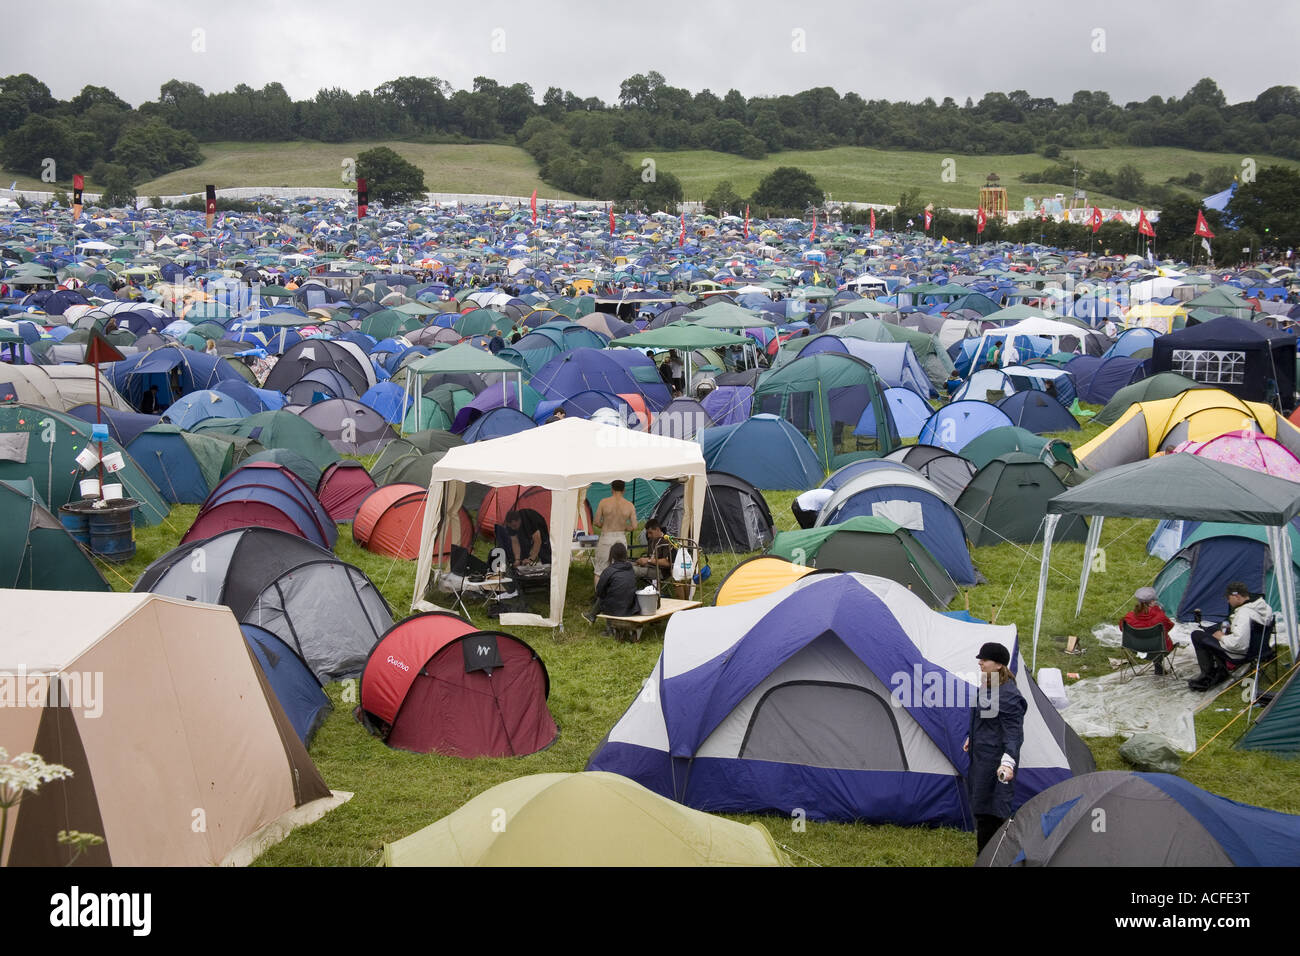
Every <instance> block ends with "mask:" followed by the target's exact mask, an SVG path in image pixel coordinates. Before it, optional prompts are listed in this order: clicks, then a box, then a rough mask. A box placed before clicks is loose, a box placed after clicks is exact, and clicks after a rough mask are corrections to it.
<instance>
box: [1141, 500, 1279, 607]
mask: <svg viewBox="0 0 1300 956" xmlns="http://www.w3.org/2000/svg"><path fill="white" fill-rule="evenodd" d="M1189 524H1195V526H1194V527H1193V528H1192V529H1191V530H1190V531H1188V532H1187V534H1186V537H1185V538H1184V539H1183V543H1182V547H1181V548H1180V549H1179V550H1178V552H1177V553H1176V554H1175V555H1174V556H1173V557H1172V558H1170V559H1169V560H1168V561H1167V562H1166V563H1165V566H1164V567H1163V568H1161V569H1160V573H1159V574H1158V575H1156V580H1155V589H1156V593H1157V594H1158V595H1159V596H1160V604H1161V606H1162V607H1164V609H1165V613H1167V614H1168V615H1169V616H1170V617H1172V618H1173V619H1174V620H1177V621H1192V620H1195V618H1196V615H1195V613H1194V612H1195V611H1197V610H1198V609H1199V610H1200V611H1201V613H1202V617H1203V618H1204V619H1205V620H1207V621H1222V620H1225V619H1226V618H1227V616H1228V612H1229V610H1230V609H1229V607H1228V600H1227V598H1225V597H1224V589H1225V588H1226V587H1227V586H1228V585H1229V584H1231V583H1232V582H1233V581H1242V582H1244V583H1245V584H1246V585H1247V586H1248V587H1249V588H1250V589H1251V590H1252V591H1254V592H1256V593H1262V594H1263V595H1264V596H1265V598H1266V599H1267V600H1268V602H1269V605H1270V606H1272V607H1278V606H1279V596H1278V592H1277V581H1276V579H1275V577H1274V574H1273V556H1272V554H1271V553H1270V551H1269V547H1268V534H1267V529H1266V528H1265V527H1263V526H1262V525H1242V524H1220V523H1217V522H1204V523H1193V522H1184V526H1186V525H1189ZM1287 530H1288V531H1289V533H1290V535H1291V548H1292V552H1291V556H1292V561H1293V563H1300V530H1297V528H1296V525H1295V523H1294V522H1293V523H1292V524H1291V526H1290V527H1289V528H1288V529H1287Z"/></svg>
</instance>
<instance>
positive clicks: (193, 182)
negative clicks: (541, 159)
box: [0, 141, 1300, 226]
mask: <svg viewBox="0 0 1300 956" xmlns="http://www.w3.org/2000/svg"><path fill="white" fill-rule="evenodd" d="M375 146H389V147H391V148H393V149H395V150H396V151H397V152H398V153H400V154H401V155H402V156H403V157H404V158H406V159H408V160H410V161H411V162H413V163H415V164H416V165H417V166H419V167H420V168H421V169H423V170H424V182H425V185H426V187H427V188H428V189H429V190H430V191H431V192H449V193H479V194H494V195H495V194H500V195H507V196H528V195H530V194H531V193H532V191H533V190H534V189H536V190H537V195H538V196H539V197H541V198H544V199H572V198H575V197H574V196H573V195H572V194H571V193H566V192H563V191H561V190H557V189H555V188H553V187H551V186H548V185H546V184H545V183H543V182H542V181H541V180H540V179H539V178H538V176H537V164H536V163H535V162H534V161H533V159H532V157H531V156H529V155H528V154H527V153H526V152H524V151H523V150H522V149H519V148H517V147H514V146H500V145H486V144H485V145H470V146H460V145H445V144H437V145H431V144H427V143H401V142H358V143H315V142H306V141H303V142H285V143H206V144H204V145H203V147H202V149H203V155H204V161H203V162H202V163H201V164H200V165H198V166H193V167H191V168H189V169H183V170H179V171H178V172H174V173H169V174H167V175H166V176H163V177H161V178H159V179H155V180H153V181H152V182H148V183H144V184H142V185H140V186H137V187H136V192H137V194H139V195H140V196H146V197H147V196H158V195H164V196H169V195H177V194H180V193H192V192H198V191H200V190H202V189H203V187H204V186H205V185H206V184H207V183H216V184H217V185H218V186H222V187H230V186H316V187H327V186H328V187H339V186H343V185H344V183H343V182H342V181H341V176H340V173H341V165H340V164H341V163H342V161H343V160H344V159H346V158H353V159H355V158H356V156H357V155H358V154H359V153H361V152H364V151H365V150H367V149H371V148H373V147H375ZM1076 156H1077V157H1078V159H1079V162H1080V163H1081V164H1082V165H1083V167H1084V168H1088V169H1095V168H1105V169H1108V170H1110V171H1111V172H1112V173H1114V172H1115V171H1116V170H1117V169H1119V167H1120V166H1122V165H1124V164H1125V163H1132V164H1133V165H1134V166H1136V167H1137V168H1138V169H1139V170H1141V172H1142V174H1143V176H1144V177H1145V178H1146V180H1147V182H1149V183H1157V184H1160V183H1164V182H1165V181H1166V180H1167V179H1169V178H1170V177H1171V176H1184V175H1186V174H1187V173H1190V172H1200V173H1205V172H1207V171H1208V170H1210V169H1211V168H1213V167H1215V166H1228V167H1229V168H1231V169H1233V170H1239V169H1240V168H1241V161H1242V159H1243V157H1241V156H1238V155H1236V154H1232V153H1199V152H1193V151H1191V150H1186V149H1173V148H1168V147H1150V148H1138V147H1116V148H1112V149H1081V150H1064V151H1062V154H1061V156H1060V158H1059V159H1056V160H1048V159H1045V158H1043V157H1042V156H1040V155H1038V154H1037V153H1022V154H1015V155H985V156H967V155H962V154H953V153H916V152H904V151H882V150H875V149H863V148H860V147H856V146H841V147H836V148H834V149H824V150H791V151H787V152H782V153H773V154H771V155H769V156H768V157H767V158H765V159H759V160H753V159H743V158H741V157H739V156H732V155H729V154H726V153H715V152H710V151H708V150H684V151H676V152H655V151H653V150H651V151H642V152H630V153H627V154H626V158H627V160H628V162H630V163H631V164H632V165H633V166H634V167H636V168H638V169H639V168H641V161H642V159H644V158H646V157H650V158H653V159H654V160H655V162H656V163H657V164H658V168H660V169H663V170H664V171H666V172H670V173H672V174H673V175H674V176H676V177H677V178H678V179H680V180H681V181H682V188H683V191H684V195H685V198H686V199H687V200H692V201H695V200H703V199H704V198H706V197H707V196H708V195H709V193H710V192H712V191H713V187H714V186H716V185H717V184H718V183H719V182H721V181H723V180H730V181H731V184H732V188H733V189H735V191H736V192H737V193H738V194H739V195H741V196H748V195H751V194H752V193H753V192H754V190H755V189H756V188H757V187H758V183H759V180H761V179H762V178H763V176H765V175H767V174H768V173H770V172H771V171H772V170H774V169H776V168H777V167H778V166H800V167H802V168H804V169H807V170H808V171H810V172H811V173H812V174H813V175H814V176H815V177H816V178H817V182H818V183H819V184H820V185H821V187H822V189H824V190H826V191H827V192H828V193H830V194H831V196H832V197H833V198H835V199H838V200H842V201H850V202H874V203H889V204H893V203H896V202H898V197H899V195H900V194H901V193H902V192H903V190H905V189H912V188H916V189H919V190H921V200H922V202H923V203H928V202H933V203H935V204H937V205H939V206H954V207H957V208H969V207H973V206H975V205H976V204H977V202H978V200H979V187H980V186H982V185H983V184H984V178H985V177H986V176H987V175H988V174H989V173H991V172H993V173H997V174H998V175H999V176H1000V177H1002V185H1003V186H1005V187H1006V188H1007V193H1008V196H1009V201H1010V204H1011V208H1012V209H1019V208H1021V206H1022V204H1023V201H1024V199H1025V197H1026V196H1032V197H1034V199H1035V200H1037V199H1041V198H1042V197H1043V196H1044V195H1055V194H1056V193H1057V192H1065V193H1067V194H1068V193H1069V189H1068V188H1066V187H1062V186H1056V185H1050V184H1037V183H1021V182H1020V181H1019V179H1018V178H1017V177H1018V176H1019V175H1020V174H1021V173H1023V172H1039V171H1041V170H1042V169H1044V168H1045V167H1047V166H1048V165H1052V164H1054V163H1069V162H1070V160H1071V158H1072V157H1076ZM1253 158H1254V159H1255V161H1256V163H1257V164H1258V166H1259V167H1260V168H1263V167H1265V166H1269V165H1272V164H1275V163H1276V164H1282V165H1286V166H1291V167H1300V163H1296V162H1295V161H1293V160H1287V159H1278V158H1276V157H1270V156H1256V157H1253ZM946 159H952V160H953V166H952V171H953V174H954V179H953V181H952V182H945V181H944V179H943V172H944V166H943V163H944V160H946ZM0 179H3V180H4V181H5V184H7V183H8V182H10V181H12V180H14V179H17V180H18V183H19V186H20V187H21V188H23V189H49V188H50V186H49V184H44V183H41V182H40V181H39V180H37V179H33V178H31V177H24V176H19V175H16V174H12V173H10V172H8V171H4V172H0ZM87 188H88V189H92V190H93V189H95V188H97V187H96V186H95V184H92V183H89V182H87ZM1187 194H1188V195H1195V196H1198V197H1199V196H1200V195H1202V193H1194V192H1191V191H1188V193H1187ZM1089 200H1090V201H1095V202H1097V203H1098V204H1101V205H1117V206H1120V207H1128V206H1131V205H1132V202H1131V201H1127V200H1123V199H1118V198H1116V197H1114V196H1109V195H1106V194H1104V193H1090V194H1089ZM883 225H884V224H882V226H883Z"/></svg>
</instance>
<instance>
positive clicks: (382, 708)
mask: <svg viewBox="0 0 1300 956" xmlns="http://www.w3.org/2000/svg"><path fill="white" fill-rule="evenodd" d="M549 694H550V678H549V677H548V676H547V673H546V665H545V664H543V663H542V659H541V658H540V657H538V656H537V653H536V652H535V651H534V650H533V649H532V648H531V647H529V646H528V645H527V644H525V643H524V642H523V641H521V640H520V639H519V638H517V637H514V636H512V635H510V634H504V633H501V632H499V631H479V630H476V629H475V627H474V625H473V624H471V623H469V622H468V621H466V620H464V619H463V618H460V617H457V616H456V615H454V614H449V613H446V612H442V611H436V612H433V613H429V614H417V615H416V616H415V617H410V618H407V619H406V620H405V621H402V622H401V623H400V624H395V625H393V627H392V628H390V629H389V630H388V632H387V633H385V634H384V636H383V637H381V638H380V639H379V643H378V644H376V645H375V647H374V649H373V650H372V651H371V652H370V658H369V660H368V661H367V662H366V666H365V670H363V671H362V673H361V706H360V707H359V708H358V717H359V718H360V719H361V721H362V723H363V724H365V725H366V726H367V727H368V728H370V729H371V730H372V731H373V732H375V733H378V734H379V735H380V736H382V737H383V738H384V742H385V743H387V744H388V746H390V747H394V748H396V749H398V750H411V751H414V752H416V753H440V754H447V755H448V756H452V757H518V756H523V755H525V754H531V753H536V752H537V751H539V750H542V749H544V748H546V747H549V746H550V745H551V744H552V743H553V742H554V741H555V738H556V736H557V735H558V734H559V730H558V728H557V727H556V726H555V719H554V718H553V717H552V716H551V712H550V711H549V710H548V709H547V706H546V698H547V697H548V696H549Z"/></svg>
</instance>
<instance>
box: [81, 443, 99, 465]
mask: <svg viewBox="0 0 1300 956" xmlns="http://www.w3.org/2000/svg"><path fill="white" fill-rule="evenodd" d="M76 461H77V464H78V465H80V466H81V467H82V469H83V470H84V471H90V469H92V468H94V467H95V466H96V465H98V464H99V456H98V455H96V454H95V449H93V448H91V447H90V446H89V445H87V446H86V447H85V448H83V449H81V451H79V452H77V459H76Z"/></svg>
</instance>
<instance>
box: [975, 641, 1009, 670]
mask: <svg viewBox="0 0 1300 956" xmlns="http://www.w3.org/2000/svg"><path fill="white" fill-rule="evenodd" d="M975 659H976V660H981V661H997V662H998V663H999V664H1001V665H1002V666H1003V667H1006V666H1008V665H1009V664H1010V663H1011V652H1010V651H1008V650H1007V649H1006V648H1005V647H1003V646H1002V645H1001V644H998V643H995V642H994V641H989V643H987V644H985V645H984V646H983V647H981V648H980V652H979V653H978V654H976V655H975Z"/></svg>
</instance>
